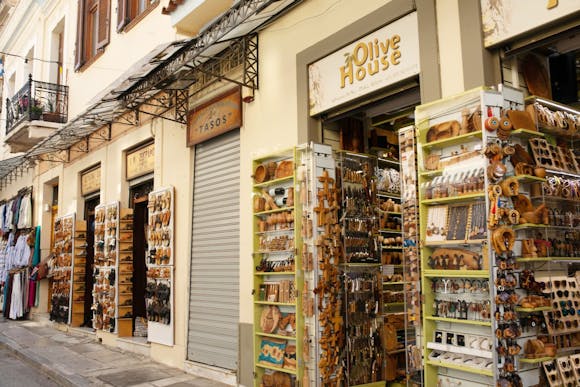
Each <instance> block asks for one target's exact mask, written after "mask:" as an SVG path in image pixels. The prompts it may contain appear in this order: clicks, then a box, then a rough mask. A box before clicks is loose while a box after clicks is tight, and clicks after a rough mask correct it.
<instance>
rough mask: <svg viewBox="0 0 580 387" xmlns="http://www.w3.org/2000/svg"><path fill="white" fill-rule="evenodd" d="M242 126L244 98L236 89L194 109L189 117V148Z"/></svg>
mask: <svg viewBox="0 0 580 387" xmlns="http://www.w3.org/2000/svg"><path fill="white" fill-rule="evenodd" d="M240 126H242V98H241V94H240V89H234V90H232V91H230V92H228V93H226V94H223V95H221V96H219V97H217V98H216V99H213V100H211V101H209V102H208V103H206V104H204V105H201V106H199V107H197V108H195V109H193V110H192V111H191V112H190V113H189V115H188V117H187V146H192V145H195V144H199V143H200V142H204V141H207V140H209V139H210V138H213V137H216V136H219V135H220V134H223V133H225V132H228V131H230V130H232V129H236V128H239V127H240Z"/></svg>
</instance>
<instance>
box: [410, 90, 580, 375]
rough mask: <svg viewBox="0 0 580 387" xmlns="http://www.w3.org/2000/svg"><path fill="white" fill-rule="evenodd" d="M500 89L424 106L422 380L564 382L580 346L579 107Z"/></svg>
mask: <svg viewBox="0 0 580 387" xmlns="http://www.w3.org/2000/svg"><path fill="white" fill-rule="evenodd" d="M498 90H499V91H491V90H474V91H470V92H466V93H464V94H462V95H459V96H457V97H454V98H450V99H447V100H443V101H438V102H435V103H432V104H428V105H424V106H422V107H420V108H418V109H417V115H416V117H417V124H418V127H419V142H420V144H422V146H421V151H420V152H419V159H420V171H419V179H420V183H421V186H420V188H421V189H420V199H421V202H420V203H421V206H420V211H421V244H422V249H421V255H422V260H423V265H424V270H423V275H422V278H423V284H422V286H423V293H424V295H425V303H424V307H423V312H424V325H425V329H424V335H425V339H424V342H425V344H426V348H425V352H424V354H425V359H426V364H427V367H426V369H425V374H426V375H425V382H426V385H429V384H430V383H437V382H442V383H448V384H452V383H458V382H461V383H463V384H467V385H469V386H471V385H495V384H497V385H504V384H506V383H508V384H509V383H512V385H524V386H535V385H542V386H544V385H549V386H556V385H566V384H567V383H569V382H571V379H570V378H569V377H568V374H569V373H570V372H568V374H564V375H562V374H561V372H560V373H559V372H558V369H560V368H561V369H564V368H566V367H567V363H566V360H564V361H563V363H562V364H560V361H559V360H558V361H557V362H555V361H554V360H553V359H554V356H556V355H560V354H569V353H574V352H576V351H577V350H578V349H580V346H579V344H580V340H578V336H577V332H580V329H578V327H577V326H575V325H577V324H578V323H579V321H578V319H577V317H576V314H577V313H576V312H577V311H576V310H573V309H574V308H573V307H572V305H574V303H575V302H576V303H577V302H578V301H579V300H577V299H576V294H578V293H577V292H576V291H573V290H572V289H573V288H576V287H577V286H578V283H577V281H576V279H575V278H574V277H569V275H570V274H572V275H574V274H573V270H572V271H571V270H570V269H573V268H572V267H571V266H570V263H573V262H575V261H576V260H577V259H578V256H579V255H580V254H579V253H580V248H579V242H578V241H579V237H580V235H578V226H579V225H580V216H579V214H580V195H578V194H577V193H576V192H579V193H580V190H579V189H577V188H580V183H579V180H580V174H579V172H580V170H579V169H578V161H577V158H578V157H577V155H576V153H575V152H577V150H576V145H577V144H575V141H576V140H577V139H578V129H580V120H579V114H578V112H577V111H575V110H573V109H570V108H568V107H566V106H563V105H561V104H558V103H555V102H552V101H547V100H544V99H538V98H531V99H529V100H528V101H527V103H528V106H525V104H524V99H523V93H522V92H521V91H519V90H516V89H512V88H509V87H505V86H501V85H500V87H499V88H498ZM465 132H467V133H465ZM480 132H481V133H480ZM481 165H484V166H485V168H483V169H482V168H481V167H480V166H481ZM470 170H471V171H470ZM461 219H466V222H465V223H463V222H462V221H461ZM565 288H569V289H568V291H566V290H567V289H565ZM478 305H479V306H478ZM474 312H475V314H474ZM489 327H491V328H492V330H491V332H490V331H489ZM470 342H471V343H470ZM484 347H485V348H484ZM480 359H481V360H480ZM568 361H569V360H568ZM560 371H561V370H560ZM568 371H569V370H568ZM559 378H561V379H559ZM562 383H563V384H562Z"/></svg>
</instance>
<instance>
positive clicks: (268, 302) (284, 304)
mask: <svg viewBox="0 0 580 387" xmlns="http://www.w3.org/2000/svg"><path fill="white" fill-rule="evenodd" d="M254 304H259V305H278V306H296V303H295V302H270V301H254Z"/></svg>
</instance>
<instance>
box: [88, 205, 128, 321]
mask: <svg viewBox="0 0 580 387" xmlns="http://www.w3.org/2000/svg"><path fill="white" fill-rule="evenodd" d="M118 239H119V203H118V202H114V203H111V204H107V205H104V204H100V205H98V206H97V207H95V261H94V269H93V276H94V285H93V306H92V309H93V328H95V329H98V330H102V331H106V332H116V331H117V326H116V318H117V305H118V298H117V295H118V294H117V283H118V278H117V273H118V267H117V264H118V257H119V243H118ZM122 317H125V316H122Z"/></svg>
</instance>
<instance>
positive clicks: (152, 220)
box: [145, 186, 175, 345]
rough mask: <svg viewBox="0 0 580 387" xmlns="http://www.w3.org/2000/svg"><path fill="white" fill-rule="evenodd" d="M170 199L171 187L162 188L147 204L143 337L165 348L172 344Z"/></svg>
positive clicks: (172, 267)
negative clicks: (145, 320) (145, 313)
mask: <svg viewBox="0 0 580 387" xmlns="http://www.w3.org/2000/svg"><path fill="white" fill-rule="evenodd" d="M174 200H175V190H174V188H173V187H171V186H170V187H163V188H159V189H157V190H155V191H153V192H150V193H149V201H148V204H147V207H148V209H149V219H148V230H149V232H148V235H147V249H148V252H147V262H146V263H147V287H146V289H145V294H146V307H147V319H148V323H147V331H148V336H147V337H148V340H149V341H151V342H155V343H160V344H165V345H173V343H174V336H173V335H174V329H173V326H174V321H173V320H174V317H175V314H174V307H173V299H174V297H173V270H174V267H175V266H174V255H173V251H174V243H173V242H174V232H173V230H174V226H173V224H174V223H173V220H174V217H175V213H174V208H175V207H174V206H175V203H174Z"/></svg>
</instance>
